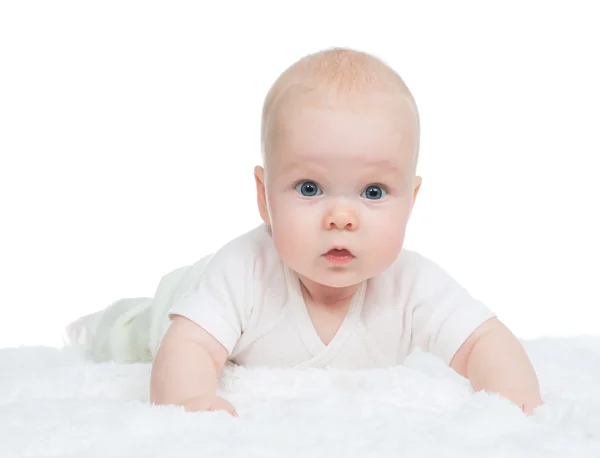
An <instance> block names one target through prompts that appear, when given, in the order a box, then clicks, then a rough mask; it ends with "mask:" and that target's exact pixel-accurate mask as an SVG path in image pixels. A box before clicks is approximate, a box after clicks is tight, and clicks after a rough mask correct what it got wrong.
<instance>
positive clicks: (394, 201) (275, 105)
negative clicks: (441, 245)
mask: <svg viewBox="0 0 600 458" xmlns="http://www.w3.org/2000/svg"><path fill="white" fill-rule="evenodd" d="M419 135H420V133H419V115H418V111H417V107H416V104H415V101H414V99H413V97H412V95H411V93H410V91H409V90H408V88H407V87H406V85H405V84H404V82H403V80H402V79H401V78H400V76H399V75H398V74H397V73H396V72H394V71H393V70H392V69H391V68H390V67H388V66H387V65H386V64H385V63H383V62H382V61H381V60H380V59H378V58H376V57H374V56H371V55H369V54H366V53H363V52H358V51H355V50H351V49H340V48H335V49H329V50H326V51H322V52H318V53H315V54H311V55H309V56H306V57H304V58H302V59H301V60H299V61H298V62H296V63H295V64H293V65H292V66H291V67H289V68H288V69H287V70H286V71H285V72H284V73H283V74H282V75H281V76H280V77H279V78H278V79H277V81H276V82H275V84H274V85H273V87H272V88H271V90H270V91H269V93H268V94H267V97H266V100H265V103H264V107H263V113H262V154H263V167H260V166H257V167H256V168H255V170H254V175H255V181H256V192H257V200H258V210H259V212H260V216H261V218H262V221H263V223H264V224H261V225H260V226H259V227H256V228H254V229H253V230H251V231H249V232H247V233H245V234H242V235H240V236H239V237H237V238H235V239H234V240H232V241H230V242H229V243H227V244H225V245H224V246H223V247H222V248H221V249H219V250H218V251H217V252H216V253H214V254H211V255H209V256H207V257H205V258H203V259H201V260H200V261H198V262H197V263H196V264H194V265H192V266H186V267H183V268H181V269H178V270H177V271H174V272H172V273H170V274H169V275H167V276H165V277H163V280H162V281H161V284H160V285H159V287H158V289H157V292H156V295H155V296H154V298H151V299H150V298H148V299H143V298H142V299H124V300H121V301H118V302H116V303H115V304H113V305H112V306H111V307H109V308H108V309H106V310H104V311H101V312H99V313H97V314H94V315H91V316H88V317H84V318H82V319H80V320H78V321H77V322H76V323H74V324H72V325H71V326H70V327H69V328H68V329H67V332H68V335H70V336H71V342H73V341H77V340H78V339H79V340H78V341H79V342H82V341H85V343H86V344H89V345H90V348H91V349H92V355H93V356H94V358H95V359H96V360H108V359H111V360H115V361H129V362H133V361H152V363H153V364H152V375H151V383H150V391H151V393H150V396H151V401H152V403H153V404H156V405H161V404H162V405H164V404H176V405H181V406H183V407H184V408H185V409H186V410H187V411H199V410H225V411H228V412H230V413H231V414H233V415H237V414H236V411H235V408H234V407H233V406H232V405H231V404H230V403H229V402H228V401H227V400H225V399H223V398H221V397H218V396H217V378H218V376H219V374H220V371H221V369H222V368H223V366H224V364H225V363H226V362H227V361H228V360H229V361H231V362H233V363H236V364H241V365H246V366H259V365H262V366H270V367H294V368H308V367H323V368H325V367H335V368H343V369H350V368H375V367H385V366H393V365H398V364H401V363H402V362H403V360H404V359H405V358H406V356H408V354H409V353H410V352H411V351H412V350H413V349H415V348H416V347H418V348H420V349H422V350H423V351H426V352H429V353H431V354H433V355H435V356H438V357H439V358H441V359H442V360H443V361H444V362H445V363H446V364H447V365H449V366H450V367H451V368H452V369H453V370H455V371H456V372H457V373H458V374H460V375H462V376H463V377H465V378H468V380H469V381H470V383H471V385H472V386H473V388H474V389H475V390H486V391H489V392H495V393H498V394H500V395H501V396H503V397H506V398H508V399H510V400H511V401H512V402H514V403H515V404H516V405H518V406H519V407H520V408H521V409H522V410H523V411H524V412H525V413H527V414H531V413H532V412H533V410H534V408H535V407H536V406H539V405H541V404H542V400H541V396H540V390H539V384H538V380H537V377H536V374H535V371H534V369H533V367H532V365H531V363H530V361H529V359H528V357H527V355H526V353H525V351H524V349H523V347H522V346H521V344H520V343H519V341H518V340H517V339H516V338H515V336H514V335H513V334H512V333H511V332H510V331H509V330H508V329H507V328H506V327H505V326H504V325H503V324H502V323H501V322H500V321H499V320H498V319H497V317H496V315H495V314H494V313H493V312H492V311H490V310H489V309H488V308H487V307H486V306H485V305H484V304H482V303H481V302H480V301H477V300H475V299H474V298H472V297H471V296H470V295H469V293H468V292H467V291H466V290H465V289H464V288H463V287H461V286H460V285H459V284H458V283H457V282H456V281H454V280H453V279H452V278H451V277H450V276H449V275H448V274H447V273H446V272H445V271H444V270H443V269H442V268H440V267H439V266H437V265H436V264H435V263H433V262H432V261H430V260H428V259H426V258H424V257H423V256H421V255H419V254H417V253H415V252H412V251H409V250H406V249H403V242H404V236H405V231H406V227H407V223H408V220H409V218H410V215H411V211H412V208H413V205H414V203H415V199H416V197H417V194H418V192H419V189H420V187H421V177H419V176H417V175H416V167H417V160H418V151H419ZM82 333H85V334H86V336H87V337H85V338H84V339H83V340H82V339H81V337H77V336H78V335H79V336H81V335H82Z"/></svg>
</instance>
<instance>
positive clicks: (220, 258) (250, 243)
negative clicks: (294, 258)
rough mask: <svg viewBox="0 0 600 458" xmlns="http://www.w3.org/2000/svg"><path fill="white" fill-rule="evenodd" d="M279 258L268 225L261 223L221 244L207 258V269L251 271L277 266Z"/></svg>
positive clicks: (257, 271) (257, 272)
mask: <svg viewBox="0 0 600 458" xmlns="http://www.w3.org/2000/svg"><path fill="white" fill-rule="evenodd" d="M280 263H281V260H280V258H279V256H278V254H277V250H276V249H275V246H274V243H273V238H272V237H271V230H270V228H269V226H267V225H265V224H261V225H260V226H257V227H255V228H253V229H251V230H249V231H247V232H245V233H243V234H241V235H239V236H237V237H235V238H233V239H231V240H230V241H228V242H226V243H225V244H223V245H222V246H221V247H220V248H219V249H218V250H217V251H215V252H214V253H213V254H212V255H211V256H210V259H209V260H208V264H207V266H206V268H207V269H208V270H225V271H228V272H232V271H237V272H244V273H245V274H246V275H247V274H250V273H252V274H253V276H254V277H260V276H261V275H260V274H261V272H264V271H266V270H269V269H271V268H274V267H276V266H278V265H279V264H280Z"/></svg>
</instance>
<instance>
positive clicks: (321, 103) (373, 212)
mask: <svg viewBox="0 0 600 458" xmlns="http://www.w3.org/2000/svg"><path fill="white" fill-rule="evenodd" d="M418 151H419V116H418V112H417V107H416V104H415V102H414V100H413V97H412V95H411V94H410V91H409V90H408V88H407V87H406V85H405V84H404V82H403V81H402V79H401V78H400V76H398V74H396V73H395V72H394V71H393V70H392V69H391V68H389V67H388V66H387V65H386V64H384V63H383V62H382V61H380V60H379V59H378V58H376V57H373V56H371V55H368V54H365V53H362V52H358V51H354V50H349V49H339V48H336V49H331V50H326V51H322V52H318V53H316V54H311V55H309V56H307V57H305V58H303V59H301V60H300V61H298V62H296V63H295V64H293V65H292V66H291V67H289V68H288V69H287V70H286V71H285V72H284V73H283V74H282V75H281V76H280V77H279V78H278V79H277V81H276V82H275V83H274V85H273V87H272V88H271V90H270V91H269V93H268V94H267V97H266V99H265V103H264V108H263V119H262V153H263V165H264V168H263V167H256V169H255V176H256V185H257V197H258V206H259V211H260V214H261V217H262V219H263V221H264V222H265V223H266V224H268V225H270V227H271V231H272V235H273V240H274V243H275V247H276V249H277V251H278V253H279V255H280V256H281V258H282V260H283V262H284V263H285V264H287V265H288V266H289V267H290V268H291V269H292V270H294V271H295V272H297V273H298V274H299V275H300V276H301V277H304V278H306V279H309V280H311V281H313V282H316V283H318V284H321V285H326V286H330V287H346V286H351V285H355V284H358V283H360V282H361V281H363V280H365V279H367V278H371V277H374V276H376V275H378V274H380V273H381V272H383V271H384V270H385V269H387V268H388V267H389V266H390V265H391V264H392V263H393V262H394V260H395V259H396V258H397V256H398V254H399V253H400V250H401V249H402V245H403V242H404V235H405V230H406V226H407V223H408V220H409V217H410V214H411V210H412V207H413V204H414V201H415V199H416V196H417V193H418V190H419V187H420V185H421V178H420V177H418V176H416V166H417V159H418ZM335 248H339V249H345V250H348V251H349V252H350V253H351V255H352V256H350V257H348V256H346V257H344V256H335V254H336V252H332V253H329V254H327V253H328V252H330V250H332V249H335ZM338 254H342V255H343V253H338ZM348 259H349V260H348Z"/></svg>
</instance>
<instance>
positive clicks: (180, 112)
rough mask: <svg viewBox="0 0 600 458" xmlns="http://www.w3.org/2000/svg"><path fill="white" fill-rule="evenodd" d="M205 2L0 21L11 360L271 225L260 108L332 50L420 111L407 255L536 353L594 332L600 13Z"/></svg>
mask: <svg viewBox="0 0 600 458" xmlns="http://www.w3.org/2000/svg"><path fill="white" fill-rule="evenodd" d="M201 3H202V2H190V3H188V4H185V3H180V2H162V3H161V4H157V3H154V2H139V3H132V2H126V1H117V2H108V1H102V2H82V1H77V2H68V3H67V2H35V3H34V2H10V3H9V2H3V3H2V4H1V5H0V154H1V156H0V158H1V159H0V203H1V207H0V209H1V223H0V275H1V277H0V288H1V295H0V300H1V302H0V307H1V312H0V313H1V315H0V316H1V318H0V347H6V346H16V345H23V344H25V345H51V346H61V342H62V341H61V333H62V328H63V327H64V326H65V325H66V324H67V323H68V322H70V321H71V320H73V319H75V318H77V317H79V316H80V315H83V314H86V313H90V312H92V311H95V310H97V309H100V308H103V307H106V306H107V305H109V304H110V303H111V302H112V301H114V300H116V299H119V298H122V297H139V296H151V295H153V293H154V289H155V287H156V285H157V283H158V281H159V280H160V277H161V276H162V275H163V274H165V273H167V272H168V271H170V270H172V269H174V268H176V267H179V266H181V265H183V264H187V263H191V262H193V261H195V260H197V259H198V258H199V257H200V256H202V255H204V254H207V253H208V252H210V251H212V250H215V249H217V248H218V247H219V245H220V244H222V243H224V242H226V241H228V240H229V239H231V238H233V237H235V236H237V235H240V234H241V233H243V232H245V231H247V230H249V229H251V228H253V227H254V226H255V225H257V224H259V222H260V220H259V217H258V212H257V211H256V205H255V195H254V182H253V176H252V168H253V166H254V165H255V164H257V163H259V161H260V149H259V125H260V111H261V104H262V101H263V97H264V95H265V93H266V92H267V90H268V89H269V86H270V85H271V84H272V83H273V81H274V80H275V78H276V77H277V76H278V75H279V73H280V72H282V71H283V70H284V69H285V68H286V67H287V66H288V65H290V64H291V63H293V62H294V61H295V60H296V59H298V58H300V57H302V56H303V55H305V54H307V53H310V52H313V51H317V50H319V49H322V48H327V47H331V46H350V47H354V48H356V49H360V50H365V51H368V52H371V53H373V54H375V55H377V56H379V57H381V58H383V59H384V60H386V61H387V62H388V63H389V64H391V65H392V66H393V67H394V68H395V69H396V70H397V71H398V72H399V73H400V74H401V75H402V76H403V78H404V79H405V80H406V82H407V83H408V85H409V87H410V88H411V89H412V91H413V93H414V95H415V97H416V99H417V102H418V105H419V108H420V112H421V117H422V125H423V131H422V133H423V138H422V150H421V159H420V166H419V173H420V174H421V175H422V176H423V186H422V189H421V192H420V194H419V197H418V199H417V204H416V206H415V209H414V212H413V216H412V219H411V222H410V223H409V228H408V236H407V240H406V245H405V246H406V247H407V248H410V249H414V250H417V251H420V252H421V253H422V254H423V255H425V256H427V257H430V258H431V259H433V260H434V261H435V262H437V263H438V264H440V265H441V266H442V267H444V268H445V269H446V270H448V271H449V272H450V273H451V274H452V275H453V276H454V277H455V278H456V279H457V280H459V281H460V282H461V283H462V284H463V285H465V286H466V287H467V289H469V291H470V292H471V293H472V294H473V295H474V296H476V297H478V298H480V299H481V300H483V301H485V302H486V303H487V304H488V305H489V306H490V307H491V308H492V309H494V310H495V311H496V312H497V313H498V314H499V316H500V317H501V319H503V321H504V322H505V323H506V324H507V325H508V326H509V327H510V328H511V329H512V330H513V331H514V332H515V333H516V334H517V335H519V336H520V337H522V338H536V337H538V336H542V335H545V336H559V335H560V336H564V335H576V334H583V333H594V334H598V333H600V323H599V321H598V308H599V307H600V299H599V296H600V294H599V292H598V286H599V285H600V281H599V273H600V268H599V267H598V266H599V261H598V259H599V257H600V244H599V242H598V235H599V234H600V215H599V213H600V210H599V207H600V206H599V205H598V198H599V197H600V184H599V179H598V177H599V174H600V170H599V169H598V163H599V153H600V140H599V136H598V131H599V126H600V89H599V88H600V84H599V83H598V82H599V81H600V63H599V62H600V58H599V57H598V56H599V55H600V51H599V49H600V48H599V47H600V29H599V27H598V23H599V22H600V16H599V14H598V13H597V8H598V6H596V2H593V1H589V2H577V1H569V2H541V1H540V2H531V1H519V2H513V3H510V2H506V1H504V2H476V1H473V2H464V1H462V2H459V1H453V2H445V1H440V2H432V1H424V0H418V1H412V2H401V1H390V2H376V1H370V2H364V1H361V2H357V3H356V4H355V5H356V6H353V5H354V4H353V3H351V2H347V1H345V2H333V1H321V2H313V3H311V2H306V1H303V2H295V3H294V4H295V5H296V6H294V7H292V6H291V5H292V3H291V2H279V3H276V2H273V3H272V4H269V3H267V2H256V1H253V2H241V1H240V2H238V3H235V2H211V3H210V6H203V5H201ZM559 5H560V6H559Z"/></svg>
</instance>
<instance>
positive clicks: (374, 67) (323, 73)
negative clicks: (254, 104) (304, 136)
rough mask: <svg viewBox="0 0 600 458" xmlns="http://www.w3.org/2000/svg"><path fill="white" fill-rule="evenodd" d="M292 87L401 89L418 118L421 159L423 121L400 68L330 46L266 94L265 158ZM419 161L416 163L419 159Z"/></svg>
mask: <svg viewBox="0 0 600 458" xmlns="http://www.w3.org/2000/svg"><path fill="white" fill-rule="evenodd" d="M290 89H294V90H300V91H302V92H327V93H333V94H335V95H341V96H345V95H350V96H351V95H353V94H357V95H361V94H368V93H370V92H384V91H387V92H397V93H400V94H402V96H404V97H405V98H406V99H407V100H408V101H409V103H410V104H411V106H412V107H413V110H414V113H415V117H416V125H417V132H416V142H417V151H416V155H417V158H416V159H417V160H418V153H419V147H418V144H419V131H420V121H419V112H418V109H417V105H416V102H415V100H414V97H413V96H412V94H411V92H410V90H409V89H408V87H407V86H406V84H405V83H404V80H403V79H402V78H401V77H400V75H399V74H398V73H396V71H394V70H393V69H392V68H391V67H390V66H389V65H387V64H386V63H385V62H383V61H382V60H381V59H380V58H378V57H376V56H374V55H372V54H368V53H366V52H363V51H357V50H354V49H350V48H340V47H335V48H330V49H326V50H323V51H318V52H316V53H313V54H309V55H307V56H305V57H303V58H301V59H300V60H298V61H297V62H295V63H294V64H292V65H291V66H290V67H288V68H287V69H286V70H285V71H284V72H283V73H282V74H281V75H280V76H279V78H277V80H276V81H275V83H273V86H271V89H270V90H269V92H268V93H267V95H266V97H265V101H264V104H263V110H262V120H261V149H262V156H263V159H264V157H265V153H266V150H267V148H268V145H267V140H268V138H267V137H268V129H269V119H270V116H271V114H272V113H271V112H272V111H273V107H274V105H275V104H276V102H277V101H278V100H279V99H281V98H282V97H283V96H284V95H285V94H286V93H289V91H290ZM415 164H416V162H415Z"/></svg>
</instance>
